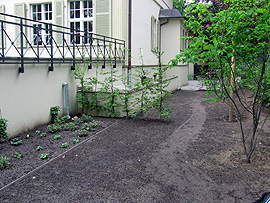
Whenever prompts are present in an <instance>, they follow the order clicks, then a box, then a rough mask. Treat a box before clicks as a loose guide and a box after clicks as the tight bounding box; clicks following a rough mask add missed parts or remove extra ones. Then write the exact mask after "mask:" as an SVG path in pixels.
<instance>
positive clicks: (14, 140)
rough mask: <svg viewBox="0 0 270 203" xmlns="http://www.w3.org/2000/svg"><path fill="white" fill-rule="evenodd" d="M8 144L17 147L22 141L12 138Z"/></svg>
mask: <svg viewBox="0 0 270 203" xmlns="http://www.w3.org/2000/svg"><path fill="white" fill-rule="evenodd" d="M10 144H12V145H14V146H18V145H21V144H22V140H19V139H18V138H14V139H13V140H12V141H10Z"/></svg>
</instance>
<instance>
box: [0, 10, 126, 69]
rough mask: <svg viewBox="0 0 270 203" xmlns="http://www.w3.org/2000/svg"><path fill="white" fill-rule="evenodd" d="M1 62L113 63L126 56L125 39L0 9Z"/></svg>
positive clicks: (51, 63) (90, 65)
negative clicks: (25, 16) (15, 14)
mask: <svg viewBox="0 0 270 203" xmlns="http://www.w3.org/2000/svg"><path fill="white" fill-rule="evenodd" d="M0 17H1V18H0V19H2V20H0V64H20V67H19V72H20V73H23V72H24V65H25V64H35V63H43V64H48V63H50V67H49V71H53V66H54V64H60V63H67V64H72V65H71V67H72V69H74V68H75V64H78V63H89V66H88V68H89V69H91V68H92V64H93V63H101V64H102V67H103V68H105V66H106V63H107V62H110V63H112V64H113V67H116V64H117V63H119V62H123V61H124V60H125V41H124V40H120V39H116V38H112V37H107V36H102V35H98V34H94V33H86V32H83V31H80V30H75V29H72V28H67V27H63V26H58V25H54V24H48V23H44V22H40V21H34V20H31V19H27V18H20V17H17V16H13V15H9V14H4V13H0Z"/></svg>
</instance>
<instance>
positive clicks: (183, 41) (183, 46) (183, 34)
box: [180, 26, 188, 52]
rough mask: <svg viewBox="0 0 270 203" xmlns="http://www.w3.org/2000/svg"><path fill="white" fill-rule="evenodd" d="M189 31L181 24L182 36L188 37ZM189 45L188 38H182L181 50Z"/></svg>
mask: <svg viewBox="0 0 270 203" xmlns="http://www.w3.org/2000/svg"><path fill="white" fill-rule="evenodd" d="M187 36H188V33H187V31H186V30H185V29H184V27H183V26H180V38H182V37H187ZM187 47H188V40H187V39H180V51H181V52H183V51H185V49H186V48H187Z"/></svg>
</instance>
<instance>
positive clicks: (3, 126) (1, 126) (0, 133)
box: [0, 118, 8, 141]
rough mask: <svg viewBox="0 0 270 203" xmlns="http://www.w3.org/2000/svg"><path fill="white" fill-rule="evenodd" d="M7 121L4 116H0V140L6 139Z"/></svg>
mask: <svg viewBox="0 0 270 203" xmlns="http://www.w3.org/2000/svg"><path fill="white" fill-rule="evenodd" d="M7 121H8V120H6V119H4V118H0V141H7V140H8V133H7Z"/></svg>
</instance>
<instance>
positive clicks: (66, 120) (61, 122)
mask: <svg viewBox="0 0 270 203" xmlns="http://www.w3.org/2000/svg"><path fill="white" fill-rule="evenodd" d="M69 119H70V117H69V116H68V115H66V116H62V117H61V118H57V119H56V121H55V123H56V124H63V123H66V122H68V120H69Z"/></svg>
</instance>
